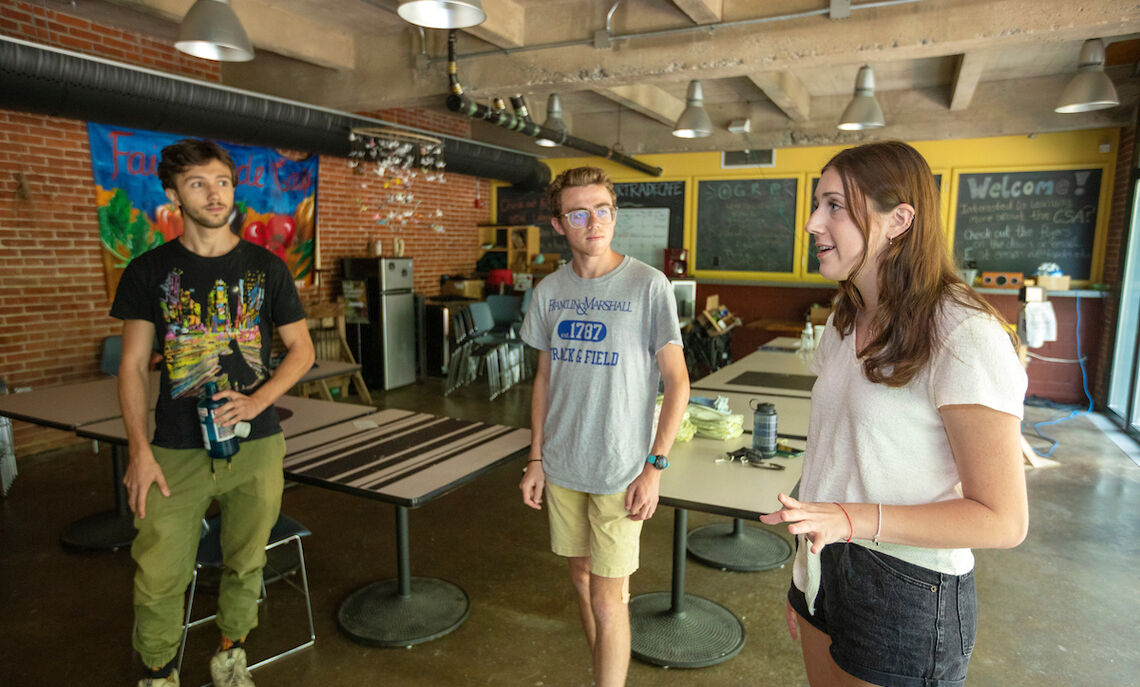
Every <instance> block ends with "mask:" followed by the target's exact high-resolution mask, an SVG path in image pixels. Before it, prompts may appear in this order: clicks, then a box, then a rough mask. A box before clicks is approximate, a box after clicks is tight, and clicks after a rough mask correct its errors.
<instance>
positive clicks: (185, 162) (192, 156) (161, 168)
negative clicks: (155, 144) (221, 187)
mask: <svg viewBox="0 0 1140 687" xmlns="http://www.w3.org/2000/svg"><path fill="white" fill-rule="evenodd" d="M210 160H221V161H222V162H224V163H226V166H227V167H229V168H230V178H231V179H232V180H233V182H234V184H237V167H236V166H234V161H233V158H231V157H230V154H229V153H227V152H226V149H225V148H223V147H221V146H220V145H218V144H217V143H214V142H213V141H206V140H203V139H198V138H184V139H182V140H181V141H178V142H177V143H171V144H170V145H168V146H166V147H165V148H163V149H162V159H161V160H159V162H158V179H159V181H161V182H162V187H163V188H176V187H175V185H174V178H175V177H176V176H178V175H179V174H181V173H183V172H185V171H186V170H187V169H190V168H191V167H194V166H196V165H203V164H206V163H207V162H209V161H210Z"/></svg>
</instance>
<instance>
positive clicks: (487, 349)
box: [444, 296, 529, 400]
mask: <svg viewBox="0 0 1140 687" xmlns="http://www.w3.org/2000/svg"><path fill="white" fill-rule="evenodd" d="M504 298H505V299H508V300H500V301H498V306H497V307H499V309H500V314H501V317H502V322H503V323H504V324H505V326H506V329H505V330H500V331H496V325H497V323H496V318H495V316H494V313H493V310H492V306H491V303H489V302H477V303H471V304H469V305H468V306H467V308H465V309H464V311H463V314H457V315H456V317H458V318H460V319H459V321H458V322H457V323H453V330H454V331H455V332H456V343H457V347H456V351H455V355H454V356H453V357H452V359H451V363H450V365H449V367H448V370H447V386H446V388H445V389H444V395H445V396H446V395H448V394H451V393H452V392H453V391H455V390H456V389H458V388H459V387H461V386H464V385H466V384H470V383H471V382H472V381H474V380H475V379H476V378H477V377H478V376H479V373H480V372H482V371H483V370H486V371H487V385H488V388H489V398H490V400H494V399H495V398H497V397H498V396H499V394H501V393H503V392H504V391H506V390H507V389H509V388H511V387H512V386H514V385H515V384H516V383H518V382H519V381H521V380H523V379H526V378H527V377H528V376H529V367H528V366H527V364H526V350H525V346H524V345H523V342H522V341H521V340H520V339H519V338H518V333H517V331H516V330H515V329H514V327H513V326H512V323H516V322H517V321H518V306H519V305H520V302H521V299H520V298H519V297H517V296H506V297H504ZM511 299H513V300H511ZM488 300H490V299H488ZM453 319H454V318H453Z"/></svg>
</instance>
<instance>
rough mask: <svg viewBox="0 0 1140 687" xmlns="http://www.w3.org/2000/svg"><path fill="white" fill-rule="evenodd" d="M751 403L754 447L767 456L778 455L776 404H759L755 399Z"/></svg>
mask: <svg viewBox="0 0 1140 687" xmlns="http://www.w3.org/2000/svg"><path fill="white" fill-rule="evenodd" d="M749 405H750V406H751V407H752V448H754V449H756V450H757V451H759V452H760V455H762V456H764V457H765V458H771V457H772V456H774V455H776V406H775V405H773V404H771V403H759V404H757V403H756V401H755V399H753V400H752V401H750V402H749Z"/></svg>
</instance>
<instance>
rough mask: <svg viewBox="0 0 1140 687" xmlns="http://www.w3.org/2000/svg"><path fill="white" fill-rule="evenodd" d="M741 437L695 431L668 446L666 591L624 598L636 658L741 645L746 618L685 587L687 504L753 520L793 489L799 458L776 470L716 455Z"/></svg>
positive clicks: (687, 658) (684, 663)
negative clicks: (669, 579) (669, 578)
mask: <svg viewBox="0 0 1140 687" xmlns="http://www.w3.org/2000/svg"><path fill="white" fill-rule="evenodd" d="M742 443H746V442H741V441H739V440H738V441H718V440H715V439H703V438H700V437H698V438H695V439H693V440H692V441H691V442H682V443H677V444H674V445H673V450H672V451H671V452H670V454H669V456H670V463H669V468H668V469H666V470H665V471H664V472H663V473H662V475H661V501H660V502H661V503H662V504H665V505H668V506H673V507H675V508H676V511H675V512H674V516H673V585H672V589H671V590H670V591H669V592H651V593H648V594H641V595H638V596H636V597H634V598H633V599H632V600H630V605H629V615H630V625H631V629H632V637H633V644H632V653H633V656H634V658H637V659H639V660H642V661H645V662H647V663H652V664H654V665H660V666H671V667H678V668H700V667H704V666H710V665H713V664H716V663H720V662H722V661H726V660H728V659H729V658H732V657H733V656H735V655H736V654H738V653H740V650H741V649H742V648H743V647H744V625H743V623H741V622H740V619H739V618H737V617H736V615H735V614H733V613H732V611H730V610H729V609H727V608H725V607H724V606H721V605H720V604H718V603H716V602H714V601H711V600H709V599H705V598H703V597H699V596H695V595H692V594H685V550H686V548H687V547H686V540H687V538H688V533H687V531H686V529H687V524H688V512H687V511H688V510H699V511H704V512H708V513H717V514H720V515H728V516H731V517H733V518H750V519H755V518H758V517H759V516H761V515H763V514H765V513H770V512H773V511H776V510H779V509H780V507H781V506H780V502H779V501H778V500H777V498H776V496H777V494H779V493H781V492H782V493H785V494H786V493H789V492H791V491H792V489H794V488H795V486H796V483H797V482H798V481H799V478H800V472H801V469H802V460H800V459H789V460H787V461H786V463H787V467H786V469H784V470H779V471H773V470H760V469H757V468H754V467H750V466H748V465H741V464H740V463H717V462H715V460H716V458H717V457H718V456H720V455H723V454H724V453H725V451H728V450H731V449H734V448H736V447H738V446H739V445H741V444H742ZM781 541H782V540H781ZM789 548H790V547H789Z"/></svg>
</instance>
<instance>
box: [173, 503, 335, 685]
mask: <svg viewBox="0 0 1140 687" xmlns="http://www.w3.org/2000/svg"><path fill="white" fill-rule="evenodd" d="M310 534H312V532H310V531H309V530H308V529H307V528H306V527H305V526H304V525H302V524H301V523H299V522H297V521H296V520H294V519H293V518H290V517H289V516H287V515H284V514H282V515H278V516H277V522H275V523H274V524H273V529H272V530H270V532H269V542H268V543H267V544H266V545H265V552H266V554H268V553H269V552H270V551H272V550H273V549H276V548H277V547H279V546H284V545H286V544H296V546H297V558H298V560H299V561H300V564H299V565H298V566H297V570H300V572H301V582H300V584H298V583H297V582H296V581H294V580H292V579H290V576H291V575H293V574H294V573H295V572H296V571H291V570H275V569H273V567H272V565H271V563H266V566H265V573H264V575H268V576H269V577H268V581H269V582H275V581H277V580H284V581H285V583H286V584H288V585H289V586H290V587H292V588H294V589H296V590H297V591H298V592H300V593H301V594H303V595H304V597H305V610H306V611H307V612H308V615H309V637H308V639H307V640H304V641H302V642H301V643H300V644H298V645H296V646H294V647H293V648H291V649H286V650H285V651H282V652H280V653H277V654H274V655H273V656H270V657H269V658H266V659H263V660H261V661H258V662H257V663H254V664H253V665H250V666H249V669H250V670H253V669H254V668H260V667H261V666H263V665H265V664H267V663H272V662H273V661H276V660H278V659H281V658H284V657H286V656H289V655H290V654H295V653H297V652H298V651H301V650H302V649H307V648H309V647H311V646H313V644H315V643H316V640H317V632H316V629H315V627H314V625H313V604H312V599H311V597H310V596H309V576H308V573H307V572H306V570H305V549H304V547H302V546H301V538H302V537H307V536H309V535H310ZM223 565H224V564H223V562H222V519H221V516H219V515H215V516H213V517H211V518H209V519H203V520H202V536H201V538H200V539H199V540H198V555H197V558H196V560H195V563H194V573H193V576H192V577H191V579H190V594H189V599H188V600H187V601H186V619H185V621H184V622H183V623H182V646H181V647H179V649H178V672H179V673H181V672H182V657H183V655H184V654H185V653H186V639H187V637H188V635H189V634H190V628H192V627H198V626H199V625H202V624H204V623H208V622H210V621H211V620H213V619H214V618H216V617H217V614H214V615H208V616H205V617H203V618H198V619H196V620H191V618H192V614H193V611H194V594H195V592H196V591H197V589H198V575H199V573H200V572H201V571H202V569H203V568H214V569H218V570H220V569H221V568H222V567H223ZM266 581H267V579H266V577H265V576H263V577H262V581H261V597H260V598H258V600H257V603H259V604H260V603H261V602H262V601H264V600H265V599H266V598H268V597H267V592H266V589H265V583H266Z"/></svg>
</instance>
